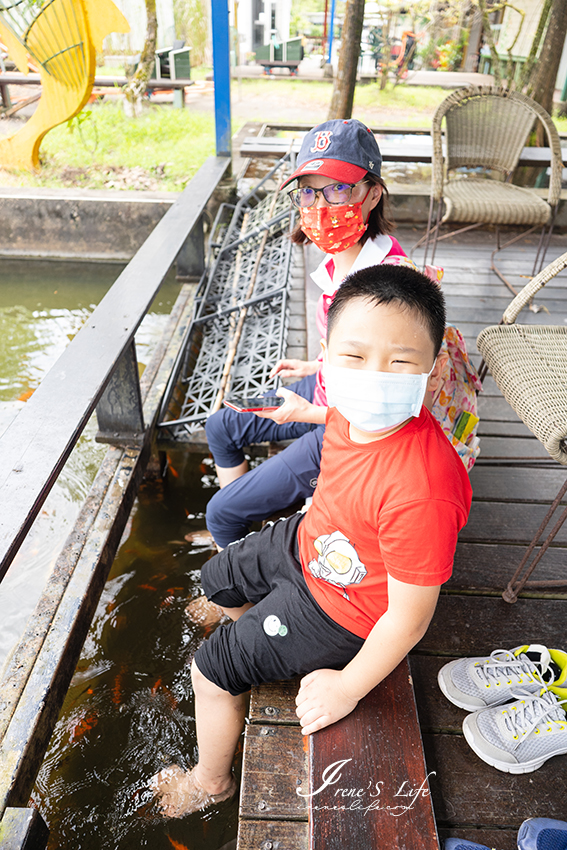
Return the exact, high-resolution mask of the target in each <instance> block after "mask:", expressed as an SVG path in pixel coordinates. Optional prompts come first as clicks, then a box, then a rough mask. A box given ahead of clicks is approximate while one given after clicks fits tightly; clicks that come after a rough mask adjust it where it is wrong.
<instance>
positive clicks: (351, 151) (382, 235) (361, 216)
mask: <svg viewBox="0 0 567 850" xmlns="http://www.w3.org/2000/svg"><path fill="white" fill-rule="evenodd" d="M381 163H382V155H381V153H380V149H379V147H378V144H377V142H376V139H375V138H374V134H373V133H372V132H371V130H369V128H368V127H366V126H365V125H364V124H362V123H361V122H360V121H357V120H355V119H350V120H348V121H344V120H340V119H336V120H333V121H325V122H324V123H323V124H320V125H318V126H317V127H314V128H313V129H312V130H310V131H309V132H308V133H307V134H306V135H305V137H304V140H303V144H302V146H301V150H300V152H299V155H298V157H297V162H296V170H295V171H294V173H293V174H292V175H291V176H289V177H288V178H287V179H286V180H285V181H284V183H283V184H282V186H281V188H282V189H284V188H285V187H287V186H289V185H290V184H291V183H292V182H293V181H297V187H296V188H294V189H293V190H291V191H290V192H289V195H290V199H291V201H292V202H293V203H294V205H296V206H297V207H298V208H299V211H300V222H299V224H298V226H297V228H296V230H295V232H294V233H293V234H292V239H293V241H294V242H296V243H301V242H304V241H312V242H314V243H315V244H316V245H317V246H318V247H319V248H321V250H322V251H324V252H325V254H326V256H325V258H324V259H323V261H322V262H321V264H320V266H319V268H318V269H317V270H316V271H315V272H314V273H313V274H312V278H313V279H314V281H315V283H317V285H318V286H319V287H320V288H321V289H322V293H321V296H320V298H319V302H318V305H317V315H316V321H317V328H318V331H319V333H320V335H321V337H324V336H325V331H326V315H327V310H328V308H329V304H330V303H331V301H332V299H333V296H334V294H335V292H336V290H337V288H338V287H339V286H340V284H341V282H342V281H343V280H344V278H345V277H346V275H347V274H349V273H352V272H355V271H357V270H358V269H362V268H367V267H368V266H373V265H377V264H379V263H383V262H397V263H400V262H404V263H408V264H410V265H412V266H413V263H411V261H410V260H408V259H407V257H406V256H405V254H404V251H403V250H402V248H401V246H400V244H399V242H398V241H397V240H396V239H395V238H394V237H393V236H391V235H389V234H390V232H391V230H392V229H393V227H394V225H393V223H392V222H391V221H390V219H389V217H388V212H387V208H386V207H387V197H388V190H387V188H386V184H385V183H384V181H383V179H382V177H381V176H380V169H381ZM414 268H415V267H414ZM276 375H279V376H280V377H281V378H295V379H297V380H296V383H294V384H292V385H291V386H289V387H287V388H280V390H278V394H279V395H283V396H284V397H285V403H284V404H283V405H282V406H281V407H280V408H278V410H277V411H276V412H274V413H270V414H259V415H256V414H254V413H236V412H235V411H233V410H230V409H228V408H225V409H223V410H220V411H218V413H215V414H213V415H212V416H211V417H209V419H208V421H207V423H206V432H207V439H208V443H209V448H210V449H211V452H212V454H213V457H214V460H215V464H216V468H217V474H218V478H219V483H220V486H221V490H220V491H219V492H218V493H216V494H215V495H214V496H213V498H212V499H211V501H210V502H209V504H208V507H207V528H208V529H209V531H210V532H211V534H212V536H213V538H214V540H215V542H216V543H217V545H218V546H219V547H221V548H224V547H225V546H227V545H228V544H229V543H232V542H233V541H235V540H238V539H240V538H241V537H243V536H244V535H245V534H246V533H247V532H248V530H249V527H250V524H251V523H252V522H253V521H255V520H262V519H265V518H266V517H267V516H270V515H271V514H273V513H274V512H275V511H277V510H281V509H283V508H286V507H288V506H289V505H292V504H294V503H295V502H297V501H299V500H304V499H306V498H308V497H310V496H312V495H313V491H314V489H315V486H316V483H317V477H318V475H319V467H320V459H321V444H322V439H323V433H324V422H325V415H326V411H327V398H326V394H325V385H324V380H323V377H322V373H321V359H318V360H313V361H309V362H306V361H300V360H280V361H279V362H278V363H277V364H275V366H274V369H273V370H272V376H276ZM296 438H298V439H296ZM290 439H295V442H294V443H293V444H292V445H290V446H288V447H287V448H286V449H285V450H284V451H283V452H280V453H279V454H278V455H276V456H275V457H272V458H270V459H269V460H268V461H265V462H264V463H262V464H260V465H259V466H257V467H256V469H254V470H252V471H251V472H247V470H248V464H247V461H246V460H245V458H244V452H243V447H244V446H249V445H253V444H255V443H261V442H272V441H281V440H290ZM244 473H247V474H246V475H245V474H244Z"/></svg>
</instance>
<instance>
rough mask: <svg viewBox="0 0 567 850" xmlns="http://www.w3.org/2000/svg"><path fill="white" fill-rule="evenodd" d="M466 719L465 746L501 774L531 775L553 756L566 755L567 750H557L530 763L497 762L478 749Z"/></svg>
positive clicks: (464, 724) (464, 723) (464, 725)
mask: <svg viewBox="0 0 567 850" xmlns="http://www.w3.org/2000/svg"><path fill="white" fill-rule="evenodd" d="M468 719H469V718H468V717H465V719H464V721H463V734H464V736H465V740H466V742H467V744H468V745H469V747H470V748H471V750H472V751H473V752H474V753H475V754H476V755H477V756H478V757H479V759H482V761H484V762H486V764H489V765H490V766H491V767H495V768H496V770H501V771H502V773H515V774H519V773H533V771H534V770H537V769H538V768H540V767H542V765H544V764H545V762H546V761H547V760H548V759H550V758H553V757H554V756H561V755H565V753H567V750H565V749H559V750H557V752H554V753H548V755H546V756H543V757H542V758H538V759H532V760H531V761H526V762H522V763H521V764H510V763H509V762H507V761H499V760H498V759H496V758H493V757H492V756H487V755H486V754H485V753H483V752H481V751H480V750H479V749H478V747H477V745H476V742H475V740H474V735H473V733H472V731H471V730H470V729H469V727H468V724H467V720H468Z"/></svg>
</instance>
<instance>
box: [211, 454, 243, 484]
mask: <svg viewBox="0 0 567 850" xmlns="http://www.w3.org/2000/svg"><path fill="white" fill-rule="evenodd" d="M215 469H216V471H217V476H218V479H219V484H220V487H221V490H222V488H223V487H226V485H227V484H230V483H231V482H232V481H236V479H237V478H240V477H241V476H242V475H244V473H245V472H248V461H247V460H243V461H242V463H239V464H238V466H217V464H215Z"/></svg>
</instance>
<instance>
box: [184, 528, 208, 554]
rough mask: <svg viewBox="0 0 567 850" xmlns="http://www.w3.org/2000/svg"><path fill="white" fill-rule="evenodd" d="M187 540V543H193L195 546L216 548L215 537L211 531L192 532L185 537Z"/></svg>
mask: <svg viewBox="0 0 567 850" xmlns="http://www.w3.org/2000/svg"><path fill="white" fill-rule="evenodd" d="M185 540H186V541H187V543H192V544H193V546H209V547H210V548H211V549H214V548H215V541H214V540H213V535H212V534H211V532H210V531H207V529H206V528H205V529H202V530H201V531H190V532H189V533H188V534H186V535H185Z"/></svg>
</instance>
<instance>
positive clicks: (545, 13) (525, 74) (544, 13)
mask: <svg viewBox="0 0 567 850" xmlns="http://www.w3.org/2000/svg"><path fill="white" fill-rule="evenodd" d="M551 3H552V0H544V4H543V8H542V10H541V15H540V16H539V21H538V25H537V30H536V33H535V35H534V37H533V40H532V46H531V47H530V52H529V54H528V58H527V59H526V61H525V62H524V65H523V67H522V71H521V74H520V79H519V82H518V88H519V90H520V91H522V90H523V88H524V86H525V85H526V83H527V82H528V80H529V78H530V75H531V73H532V70H533V67H534V65H535V62H536V58H537V54H538V51H539V46H540V44H541V40H542V38H543V33H544V32H545V27H546V24H547V19H548V18H549V10H550V9H551Z"/></svg>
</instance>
